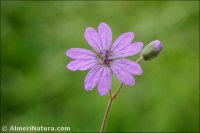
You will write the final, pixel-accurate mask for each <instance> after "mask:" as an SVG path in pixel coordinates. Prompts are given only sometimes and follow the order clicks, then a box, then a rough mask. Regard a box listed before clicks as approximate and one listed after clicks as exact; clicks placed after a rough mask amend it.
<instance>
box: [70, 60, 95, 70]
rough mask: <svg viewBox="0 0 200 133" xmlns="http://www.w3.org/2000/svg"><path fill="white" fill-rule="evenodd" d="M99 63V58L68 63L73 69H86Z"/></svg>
mask: <svg viewBox="0 0 200 133" xmlns="http://www.w3.org/2000/svg"><path fill="white" fill-rule="evenodd" d="M98 63H99V61H98V60H74V61H71V62H70V63H69V64H68V65H67V68H68V69H69V70H71V71H77V70H80V71H84V70H88V69H90V68H92V67H94V66H96V65H97V64H98Z"/></svg>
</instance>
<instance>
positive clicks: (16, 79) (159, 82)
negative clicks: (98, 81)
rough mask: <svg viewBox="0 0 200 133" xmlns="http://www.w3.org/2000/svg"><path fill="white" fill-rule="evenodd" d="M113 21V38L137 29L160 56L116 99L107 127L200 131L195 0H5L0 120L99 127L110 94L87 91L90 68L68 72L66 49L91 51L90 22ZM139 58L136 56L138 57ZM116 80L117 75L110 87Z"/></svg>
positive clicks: (137, 37)
mask: <svg viewBox="0 0 200 133" xmlns="http://www.w3.org/2000/svg"><path fill="white" fill-rule="evenodd" d="M101 22H106V23H108V24H109V25H110V26H111V28H112V31H113V40H114V39H116V38H117V37H118V36H119V35H120V34H122V33H124V32H128V31H131V32H134V34H135V39H134V41H142V42H144V44H145V45H147V44H148V43H150V42H151V41H153V40H156V39H159V40H161V42H162V43H163V45H164V49H163V51H162V53H161V54H160V56H159V57H158V58H156V59H154V60H152V61H146V62H145V61H144V62H142V63H141V65H142V68H143V71H144V73H143V75H141V76H135V80H136V85H135V86H133V87H128V86H125V87H123V89H122V91H121V92H120V94H119V97H118V98H117V99H116V100H115V101H114V104H113V106H112V109H111V112H110V113H111V114H110V117H109V120H108V124H107V127H106V131H115V132H116V131H132V132H137V131H138V132H139V131H140V132H142V131H148V132H150V131H152V132H164V131H166V132H170V131H177V132H183V131H189V132H195V131H196V132H197V131H199V2H198V1H176V2H173V1H171V2H170V1H166V2H164V1H161V2H158V1H157V2H156V1H154V2H151V1H150V2H148V1H126V2H125V1H124V2H122V1H121V2H120V1H115V2H111V1H110V2H106V1H96V2H87V1H77V2H72V1H71V2H70V1H69V2H67V1H58V2H52V1H49V2H44V1H43V2H42V1H40V2H33V1H32V2H31V1H29V2H19V1H18V2H14V1H10V2H9V1H8V2H6V1H4V2H2V1H1V122H2V125H6V126H11V125H17V126H30V125H31V126H32V125H38V126H41V125H42V126H55V127H56V126H70V127H71V131H72V132H89V131H99V129H100V125H101V122H102V118H103V115H104V111H105V108H106V104H107V101H108V96H104V97H101V96H99V95H98V93H97V89H96V88H95V89H94V90H93V91H91V92H87V91H85V90H84V77H85V76H86V74H87V72H86V71H84V72H80V71H77V72H72V71H69V70H67V69H66V64H67V63H69V61H70V59H69V58H68V57H66V56H65V52H66V50H67V49H69V48H72V47H81V48H87V49H90V47H89V45H88V44H87V42H86V41H85V39H84V35H83V33H84V30H85V28H86V27H88V26H92V27H95V28H97V26H98V25H99V24H100V23H101ZM138 57H139V55H136V56H134V57H131V59H132V60H137V58H138ZM118 85H119V81H118V80H117V79H116V78H115V77H113V83H112V89H116V88H117V86H118Z"/></svg>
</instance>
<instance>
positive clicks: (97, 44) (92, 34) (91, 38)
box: [84, 27, 102, 53]
mask: <svg viewBox="0 0 200 133" xmlns="http://www.w3.org/2000/svg"><path fill="white" fill-rule="evenodd" d="M84 36H85V39H86V40H87V42H88V44H89V45H90V46H91V47H92V48H93V49H94V50H96V51H97V52H98V53H99V52H100V51H101V50H102V47H101V41H100V39H99V35H98V33H97V32H96V30H95V29H94V28H92V27H88V28H86V30H85V33H84Z"/></svg>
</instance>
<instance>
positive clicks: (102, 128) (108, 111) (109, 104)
mask: <svg viewBox="0 0 200 133" xmlns="http://www.w3.org/2000/svg"><path fill="white" fill-rule="evenodd" d="M142 60H143V58H142V57H140V58H139V59H138V60H137V61H136V62H137V63H139V62H140V61H142ZM123 85H124V84H123V83H122V82H121V83H120V85H119V87H118V89H117V90H116V91H115V92H114V94H113V95H112V93H111V90H110V93H109V96H110V97H109V101H108V104H107V107H106V111H105V114H104V118H103V121H102V124H101V129H100V133H103V132H104V129H105V127H106V123H107V121H108V116H109V113H110V108H111V105H112V102H113V100H114V99H115V98H117V95H118V94H119V92H120V90H121V89H122V86H123Z"/></svg>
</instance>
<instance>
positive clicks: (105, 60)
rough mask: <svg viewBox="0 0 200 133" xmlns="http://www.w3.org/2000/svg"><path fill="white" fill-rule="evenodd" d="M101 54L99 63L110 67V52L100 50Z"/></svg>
mask: <svg viewBox="0 0 200 133" xmlns="http://www.w3.org/2000/svg"><path fill="white" fill-rule="evenodd" d="M100 54H101V63H102V64H105V65H106V66H110V63H111V62H112V59H109V57H110V56H111V51H110V50H102V51H100Z"/></svg>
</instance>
